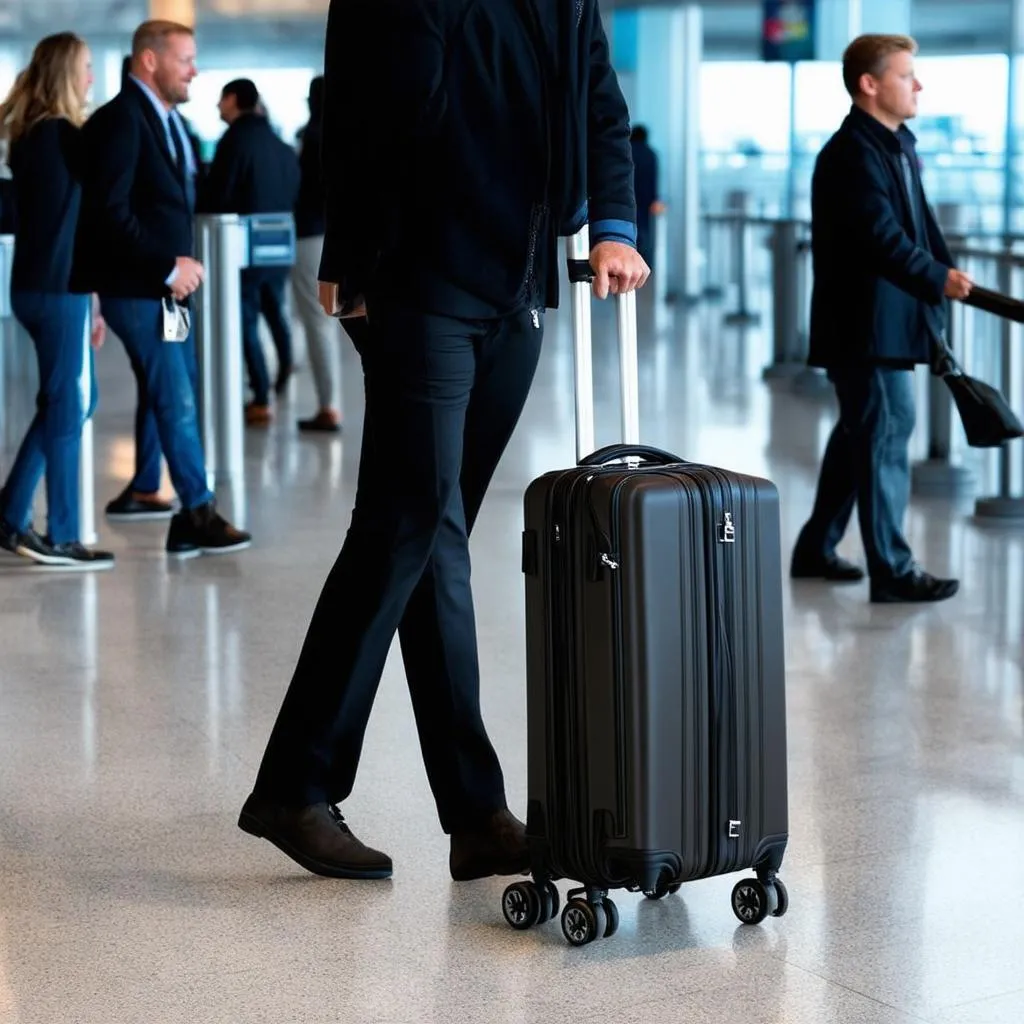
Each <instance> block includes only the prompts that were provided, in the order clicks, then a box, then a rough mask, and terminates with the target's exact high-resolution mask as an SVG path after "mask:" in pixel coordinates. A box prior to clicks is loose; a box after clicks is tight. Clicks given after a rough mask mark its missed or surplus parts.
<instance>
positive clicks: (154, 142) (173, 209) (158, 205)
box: [72, 81, 194, 298]
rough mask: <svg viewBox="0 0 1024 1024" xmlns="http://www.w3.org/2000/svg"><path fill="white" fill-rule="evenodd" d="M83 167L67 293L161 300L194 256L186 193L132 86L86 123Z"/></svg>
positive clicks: (154, 118)
mask: <svg viewBox="0 0 1024 1024" xmlns="http://www.w3.org/2000/svg"><path fill="white" fill-rule="evenodd" d="M81 166H82V208H81V214H80V216H79V219H78V231H77V234H76V238H75V263H74V269H73V271H72V290H74V291H79V292H100V293H102V294H105V295H112V296H121V297H125V298H160V297H161V296H163V295H165V294H166V293H167V286H166V284H165V281H166V280H167V278H168V277H169V276H170V274H171V272H172V271H173V270H174V266H175V262H176V260H177V258H178V257H179V256H192V255H193V249H194V243H193V226H192V224H193V219H192V218H193V208H192V198H191V195H190V193H191V189H190V188H189V186H188V185H187V184H186V177H185V173H184V172H183V171H182V170H180V169H179V168H178V167H177V166H176V164H175V160H174V155H173V154H172V152H171V150H170V149H169V147H168V144H167V136H166V133H165V132H164V127H163V124H162V123H161V121H160V117H159V115H158V114H157V112H156V110H155V109H154V108H153V105H152V103H151V102H150V100H149V98H148V97H147V96H146V94H145V93H143V91H142V90H141V89H140V88H139V87H138V86H137V85H136V84H135V83H134V82H133V81H128V82H127V83H126V84H125V86H124V88H123V89H122V90H121V92H119V93H118V94H117V96H115V97H114V98H113V99H112V100H111V101H110V102H109V103H107V104H105V105H104V106H102V107H100V109H99V110H97V111H96V113H95V114H93V115H92V117H90V118H89V120H88V121H87V122H86V123H85V127H84V128H83V129H82V165H81Z"/></svg>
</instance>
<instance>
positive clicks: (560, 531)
mask: <svg viewBox="0 0 1024 1024" xmlns="http://www.w3.org/2000/svg"><path fill="white" fill-rule="evenodd" d="M588 250H589V244H588V239H587V229H586V228H584V229H583V231H582V232H581V233H580V234H579V235H577V236H575V237H574V238H572V239H569V269H570V281H571V283H572V291H573V296H572V300H573V324H574V331H575V336H576V337H575V341H576V402H577V448H578V451H579V452H580V453H582V452H586V451H589V450H591V449H592V447H593V443H594V442H593V396H592V378H591V360H590V354H591V352H590V315H589V314H590V291H589V289H590V276H591V275H590V271H589V266H588V263H587V254H588ZM617 302H618V323H619V347H620V360H621V368H622V381H623V403H622V408H623V428H622V429H623V437H624V440H625V442H626V443H624V444H621V445H613V446H610V447H608V448H604V449H602V450H600V451H597V452H594V453H593V454H592V455H589V456H587V457H583V458H580V460H579V464H578V465H577V466H576V467H573V468H571V469H566V470H559V471H555V472H550V473H546V474H544V475H543V476H541V477H539V478H538V479H537V480H535V481H533V482H532V483H531V484H530V486H529V488H528V489H527V492H526V497H525V529H524V532H523V571H524V573H525V579H526V641H527V705H528V746H529V749H528V776H529V781H528V788H529V800H528V808H527V835H528V838H529V843H530V849H531V862H532V863H531V871H532V875H533V880H532V881H517V882H514V883H513V884H511V885H510V886H509V887H508V888H507V889H506V890H505V893H504V896H503V911H504V914H505V918H506V920H507V921H508V922H509V924H511V925H512V927H514V928H517V929H524V928H529V927H532V926H533V925H535V924H539V923H542V922H543V921H546V920H549V919H551V918H553V917H554V916H555V915H556V914H557V913H558V910H559V894H558V890H557V888H556V887H555V885H554V880H556V879H559V878H568V879H573V880H577V881H578V882H579V883H581V885H580V887H579V888H578V889H575V890H571V891H570V892H569V894H568V902H567V904H566V906H565V908H564V910H563V912H562V930H563V933H564V934H565V937H566V938H567V939H568V941H569V942H570V943H572V944H573V945H583V944H585V943H587V942H590V941H592V940H593V939H594V938H598V937H602V936H604V937H607V936H610V935H611V934H613V933H614V931H615V929H616V927H617V925H618V911H617V909H616V908H615V905H614V903H613V902H612V901H611V899H609V898H608V892H609V890H612V889H617V888H625V889H629V890H632V891H641V892H644V893H645V894H646V895H647V896H648V897H650V898H654V899H660V898H662V897H663V896H665V895H667V894H669V893H674V892H675V891H677V890H678V889H679V887H680V886H681V885H682V883H683V882H686V881H689V880H692V879H697V878H705V877H708V876H712V875H720V874H726V873H730V872H735V871H739V870H743V869H747V868H751V867H752V868H754V869H755V871H756V878H750V877H747V878H744V879H742V880H740V881H739V882H737V884H736V886H735V888H734V889H733V894H732V905H733V910H734V912H735V913H736V915H737V917H738V918H739V919H740V921H742V922H743V923H745V924H756V923H759V922H760V921H762V920H763V919H764V918H765V917H766V916H767V915H769V914H774V915H776V916H781V915H782V914H783V913H785V911H786V908H787V906H788V896H787V893H786V890H785V887H784V886H783V884H782V882H781V881H780V880H779V879H778V877H777V875H776V872H777V871H778V870H779V868H780V866H781V863H782V858H783V854H784V851H785V847H786V842H787V838H788V820H787V793H786V734H785V677H784V661H783V630H782V565H781V549H780V539H779V506H778V493H777V491H776V489H775V487H774V486H773V485H772V484H771V483H769V482H768V481H766V480H761V479H757V478H755V477H750V476H743V475H740V474H737V473H731V472H727V471H725V470H721V469H716V468H714V467H710V466H702V465H698V464H694V463H687V462H684V461H683V460H682V459H680V458H678V457H677V456H674V455H670V454H668V453H666V452H663V451H660V450H658V449H654V448H649V447H644V446H641V445H639V444H638V434H639V415H638V408H637V391H638V385H637V376H638V375H637V353H636V330H637V327H636V305H635V302H636V300H635V295H632V294H630V295H626V296H620V297H619V298H618V300H617Z"/></svg>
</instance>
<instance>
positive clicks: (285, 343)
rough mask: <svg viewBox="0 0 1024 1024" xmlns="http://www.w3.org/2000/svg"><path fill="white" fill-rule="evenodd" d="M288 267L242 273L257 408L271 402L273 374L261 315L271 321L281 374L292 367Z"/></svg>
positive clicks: (245, 337)
mask: <svg viewBox="0 0 1024 1024" xmlns="http://www.w3.org/2000/svg"><path fill="white" fill-rule="evenodd" d="M290 273H291V271H290V269H289V268H288V267H247V268H246V269H245V270H243V271H242V343H243V345H244V346H245V365H246V369H247V370H248V372H249V387H250V388H252V393H253V401H254V402H255V403H256V404H257V405H268V404H269V402H270V375H269V373H268V372H267V360H266V358H265V357H264V355H263V346H262V345H261V344H260V315H261V314H262V316H263V318H264V319H265V320H266V321H267V327H269V328H270V336H271V338H273V340H274V349H275V350H276V351H277V365H278V373H280V372H281V370H283V369H290V368H291V365H292V329H291V326H290V325H289V323H288V318H287V317H286V316H285V314H284V290H285V286H286V285H287V283H288V277H289V274H290Z"/></svg>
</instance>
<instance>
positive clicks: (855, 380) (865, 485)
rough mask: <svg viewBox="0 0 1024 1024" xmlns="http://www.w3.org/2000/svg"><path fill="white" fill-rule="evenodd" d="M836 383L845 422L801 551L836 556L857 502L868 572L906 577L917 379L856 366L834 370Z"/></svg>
mask: <svg viewBox="0 0 1024 1024" xmlns="http://www.w3.org/2000/svg"><path fill="white" fill-rule="evenodd" d="M829 378H830V380H831V381H832V384H833V385H834V386H835V389H836V397H837V398H838V399H839V422H838V423H837V424H836V426H835V429H834V430H833V431H832V436H831V437H830V438H829V442H828V447H827V448H826V449H825V458H824V459H823V460H822V465H821V475H820V477H819V478H818V494H817V497H816V499H815V502H814V511H813V512H812V513H811V518H810V519H809V520H808V522H807V525H806V526H805V527H804V528H803V531H802V532H801V534H800V539H799V540H798V541H797V553H798V554H799V555H801V556H805V557H811V558H813V557H815V556H822V555H824V556H826V557H827V556H829V555H831V554H833V553H834V552H835V548H836V545H837V544H838V543H839V541H840V540H841V539H842V536H843V534H844V532H845V531H846V527H847V524H848V523H849V521H850V516H851V514H852V513H853V506H854V504H856V505H857V512H858V518H859V520H860V533H861V539H862V540H863V543H864V552H865V554H866V555H867V562H868V572H869V573H870V574H871V576H872V578H874V579H891V578H892V577H895V576H902V575H904V574H906V573H907V572H910V570H911V569H912V567H913V558H912V555H911V551H910V545H909V544H908V543H907V540H906V538H905V537H904V536H903V520H904V517H905V516H906V512H907V505H908V504H909V502H910V461H909V449H910V436H911V434H913V432H914V418H915V411H914V374H913V372H912V371H910V370H893V369H888V368H885V367H880V366H852V367H844V368H842V369H834V370H831V371H829Z"/></svg>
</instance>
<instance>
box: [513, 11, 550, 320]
mask: <svg viewBox="0 0 1024 1024" xmlns="http://www.w3.org/2000/svg"><path fill="white" fill-rule="evenodd" d="M518 7H519V10H520V13H521V15H522V19H523V24H524V25H525V27H526V31H527V33H528V35H529V36H530V39H531V40H532V42H533V48H534V56H535V57H536V58H537V62H538V64H539V65H540V69H541V74H540V93H541V120H542V122H543V125H544V184H543V187H542V198H541V200H540V202H539V203H537V202H535V203H534V204H533V206H532V208H531V210H530V227H529V236H528V239H527V254H526V271H525V274H524V275H523V289H524V292H525V295H524V298H525V299H526V301H527V302H531V303H532V302H534V301H535V300H536V299H537V295H538V288H537V277H536V271H537V246H538V244H539V242H540V230H541V227H542V226H543V224H544V220H545V218H546V216H547V215H548V212H549V208H550V205H551V172H552V166H553V161H552V148H553V131H552V127H551V112H552V106H551V101H552V91H553V90H554V89H555V88H556V87H557V86H558V85H559V80H558V69H557V66H556V65H555V63H554V61H553V60H552V57H551V53H550V50H549V48H548V45H547V39H546V37H545V35H544V29H543V26H542V24H541V20H540V13H539V11H538V10H537V7H536V5H535V2H534V0H518ZM533 312H534V313H536V310H534V311H533ZM534 325H535V326H536V325H537V320H536V316H535V318H534Z"/></svg>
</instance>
